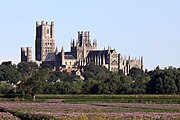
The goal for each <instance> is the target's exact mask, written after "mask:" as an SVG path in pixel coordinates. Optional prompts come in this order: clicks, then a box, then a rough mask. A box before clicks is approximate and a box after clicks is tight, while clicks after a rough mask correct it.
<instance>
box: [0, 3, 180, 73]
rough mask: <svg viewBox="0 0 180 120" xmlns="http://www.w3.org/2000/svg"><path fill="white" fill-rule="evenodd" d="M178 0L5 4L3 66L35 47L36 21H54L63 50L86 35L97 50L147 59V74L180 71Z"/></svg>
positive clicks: (0, 54) (1, 21)
mask: <svg viewBox="0 0 180 120" xmlns="http://www.w3.org/2000/svg"><path fill="white" fill-rule="evenodd" d="M179 6H180V1H179V0H64V1H63V0H50V1H45V0H44V1H43V0H29V1H25V0H4V1H1V4H0V16H1V19H0V26H1V29H0V35H1V37H0V42H1V44H0V62H2V61H8V60H11V61H13V63H18V62H20V47H21V46H31V47H33V59H34V52H35V51H34V44H35V21H42V20H44V21H49V22H50V21H54V23H55V38H56V39H55V41H56V46H57V47H58V49H59V50H60V49H61V47H62V46H64V48H65V50H66V51H68V50H69V49H70V41H71V39H73V38H77V32H78V31H81V30H88V31H90V32H91V39H92V40H93V39H97V41H98V48H99V49H103V48H104V47H106V48H107V47H108V45H110V46H111V47H112V48H115V49H116V51H117V52H120V53H121V54H122V55H126V56H128V55H131V56H141V55H143V56H144V64H145V68H147V69H154V68H155V67H156V66H157V65H160V67H168V66H174V67H180V54H179V51H180V47H179V45H180V7H179Z"/></svg>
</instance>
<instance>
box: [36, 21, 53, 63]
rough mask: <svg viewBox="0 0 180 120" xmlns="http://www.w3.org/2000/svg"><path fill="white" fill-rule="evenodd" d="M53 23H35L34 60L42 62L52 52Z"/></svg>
mask: <svg viewBox="0 0 180 120" xmlns="http://www.w3.org/2000/svg"><path fill="white" fill-rule="evenodd" d="M54 49H55V38H54V22H51V24H49V23H48V22H46V23H45V22H44V21H41V24H40V25H39V22H38V21H36V40H35V60H37V61H44V60H45V58H46V56H47V54H48V53H50V52H54Z"/></svg>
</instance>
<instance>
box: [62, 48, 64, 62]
mask: <svg viewBox="0 0 180 120" xmlns="http://www.w3.org/2000/svg"><path fill="white" fill-rule="evenodd" d="M61 59H62V60H61V61H62V65H64V48H63V47H62V48H61Z"/></svg>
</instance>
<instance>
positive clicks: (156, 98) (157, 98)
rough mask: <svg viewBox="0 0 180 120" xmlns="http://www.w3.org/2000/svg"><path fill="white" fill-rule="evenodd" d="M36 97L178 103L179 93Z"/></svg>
mask: <svg viewBox="0 0 180 120" xmlns="http://www.w3.org/2000/svg"><path fill="white" fill-rule="evenodd" d="M37 99H39V100H47V99H61V101H62V102H65V103H93V102H108V103H160V104H167V103H168V104H180V95H143V94H141V95H128V94H127V95H103V94H100V95H98V94H96V95H92V94H82V95H76V94H75V95H73V94H72V95H52V94H51V95H47V94H46V95H43V94H38V95H37Z"/></svg>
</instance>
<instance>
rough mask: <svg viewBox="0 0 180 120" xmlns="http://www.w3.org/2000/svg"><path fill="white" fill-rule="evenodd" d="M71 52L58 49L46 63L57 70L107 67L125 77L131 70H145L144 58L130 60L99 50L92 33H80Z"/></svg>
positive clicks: (114, 52)
mask: <svg viewBox="0 0 180 120" xmlns="http://www.w3.org/2000/svg"><path fill="white" fill-rule="evenodd" d="M70 45H71V49H70V52H65V51H64V49H63V47H62V49H61V52H58V50H57V49H56V51H55V52H51V53H48V55H47V57H46V59H45V61H44V63H48V64H51V65H53V66H54V67H56V69H66V70H67V68H69V69H72V68H83V67H84V66H86V65H88V64H91V63H93V64H95V65H99V66H105V67H106V68H107V69H109V70H110V71H113V72H119V71H122V72H123V73H124V74H125V75H127V74H128V73H129V70H130V69H131V68H139V69H143V57H141V58H139V59H136V58H135V59H132V58H131V57H130V56H129V58H128V59H126V57H124V58H123V56H122V55H121V54H120V53H117V52H116V50H115V49H111V47H108V48H107V49H106V50H105V49H104V50H97V41H96V40H94V41H93V42H92V43H91V39H90V32H89V31H85V32H84V31H81V32H78V38H77V40H76V41H75V40H74V39H73V40H72V41H71V44H70Z"/></svg>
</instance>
